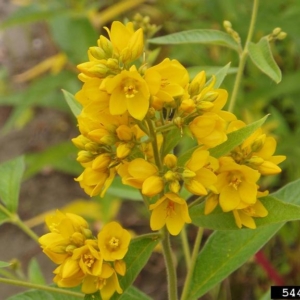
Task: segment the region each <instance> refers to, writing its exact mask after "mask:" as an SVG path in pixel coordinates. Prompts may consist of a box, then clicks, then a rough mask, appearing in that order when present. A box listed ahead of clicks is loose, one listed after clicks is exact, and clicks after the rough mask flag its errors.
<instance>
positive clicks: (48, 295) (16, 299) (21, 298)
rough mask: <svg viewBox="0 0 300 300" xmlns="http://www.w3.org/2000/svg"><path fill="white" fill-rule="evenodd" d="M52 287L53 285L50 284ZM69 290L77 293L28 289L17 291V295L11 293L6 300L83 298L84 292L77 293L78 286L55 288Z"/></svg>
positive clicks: (68, 299) (75, 299)
mask: <svg viewBox="0 0 300 300" xmlns="http://www.w3.org/2000/svg"><path fill="white" fill-rule="evenodd" d="M52 287H54V286H52ZM61 289H64V290H69V291H72V292H76V293H77V295H76V296H73V295H66V294H60V293H59V292H46V291H41V290H29V291H26V292H24V293H19V294H17V295H13V296H11V297H9V298H7V300H78V299H82V300H83V299H84V294H79V293H80V288H79V287H76V288H71V289H69V288H68V289H66V288H57V290H61Z"/></svg>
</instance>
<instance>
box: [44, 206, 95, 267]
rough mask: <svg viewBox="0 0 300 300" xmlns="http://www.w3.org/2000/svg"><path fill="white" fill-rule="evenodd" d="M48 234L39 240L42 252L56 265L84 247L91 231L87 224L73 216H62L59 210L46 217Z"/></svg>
mask: <svg viewBox="0 0 300 300" xmlns="http://www.w3.org/2000/svg"><path fill="white" fill-rule="evenodd" d="M46 224H47V227H48V228H49V230H50V231H51V232H50V233H47V234H45V235H43V236H41V237H40V238H39V243H40V244H41V247H42V248H43V252H44V253H45V254H46V255H47V256H48V257H49V258H50V259H51V260H52V261H53V262H54V263H56V264H61V263H63V262H64V261H65V260H66V259H67V258H68V257H69V256H71V255H72V253H73V250H74V249H76V248H77V247H81V246H82V245H84V242H85V240H86V239H87V238H89V237H91V235H92V234H91V231H90V230H89V228H88V224H87V222H86V221H85V220H84V219H83V218H82V217H80V216H78V215H74V214H70V213H67V214H63V213H62V212H60V211H59V210H57V211H56V213H55V214H54V215H49V216H47V217H46Z"/></svg>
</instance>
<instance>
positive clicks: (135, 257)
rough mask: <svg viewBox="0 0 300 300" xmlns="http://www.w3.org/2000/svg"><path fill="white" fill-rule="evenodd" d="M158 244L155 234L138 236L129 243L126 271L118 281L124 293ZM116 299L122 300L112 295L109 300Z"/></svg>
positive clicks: (125, 259)
mask: <svg viewBox="0 0 300 300" xmlns="http://www.w3.org/2000/svg"><path fill="white" fill-rule="evenodd" d="M158 242H159V235H155V234H150V235H145V236H140V237H138V238H135V239H133V240H132V241H131V243H130V246H129V249H128V252H127V254H126V256H125V258H124V261H125V262H126V269H127V270H126V276H124V277H122V278H121V279H120V285H121V287H122V289H123V290H124V291H126V290H127V289H128V288H129V287H130V286H131V285H132V283H133V282H134V280H135V278H136V277H137V275H138V274H139V273H140V271H141V270H142V268H143V267H144V266H145V264H146V263H147V261H148V259H149V257H150V255H151V254H152V252H153V249H154V247H155V246H156V245H157V244H158ZM117 299H123V298H122V295H119V294H114V296H113V297H112V298H111V300H117ZM125 299H126V298H125Z"/></svg>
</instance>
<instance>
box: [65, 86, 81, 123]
mask: <svg viewBox="0 0 300 300" xmlns="http://www.w3.org/2000/svg"><path fill="white" fill-rule="evenodd" d="M62 92H63V93H64V97H65V100H66V101H67V103H68V105H69V107H70V109H71V111H72V113H73V115H74V116H75V117H78V116H79V115H80V113H81V110H82V106H81V104H80V103H79V102H78V101H77V100H76V99H75V97H74V95H72V94H71V93H69V92H67V91H65V90H62Z"/></svg>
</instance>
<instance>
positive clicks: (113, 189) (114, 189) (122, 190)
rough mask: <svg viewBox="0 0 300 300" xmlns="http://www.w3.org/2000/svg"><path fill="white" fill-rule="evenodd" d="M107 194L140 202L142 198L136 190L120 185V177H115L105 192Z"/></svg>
mask: <svg viewBox="0 0 300 300" xmlns="http://www.w3.org/2000/svg"><path fill="white" fill-rule="evenodd" d="M107 194H109V195H112V196H115V197H119V198H121V199H127V200H134V201H142V196H141V194H140V193H139V192H138V190H137V189H135V188H133V187H131V186H129V185H125V184H123V183H122V180H121V178H120V177H118V176H117V177H115V179H114V181H113V183H112V184H111V186H110V187H109V189H108V190H107Z"/></svg>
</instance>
